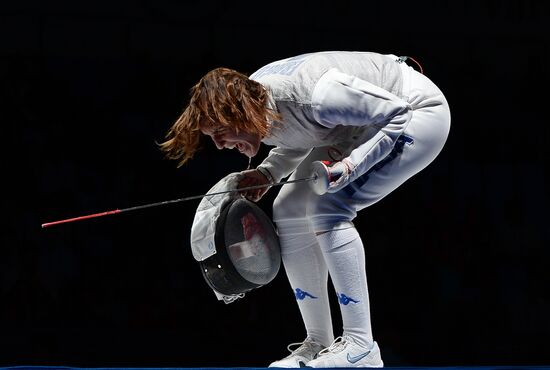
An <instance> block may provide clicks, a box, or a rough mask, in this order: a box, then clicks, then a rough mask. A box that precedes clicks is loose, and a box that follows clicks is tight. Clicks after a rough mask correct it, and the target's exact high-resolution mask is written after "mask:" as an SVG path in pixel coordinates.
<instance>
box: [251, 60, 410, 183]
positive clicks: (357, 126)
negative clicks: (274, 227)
mask: <svg viewBox="0 0 550 370" xmlns="http://www.w3.org/2000/svg"><path fill="white" fill-rule="evenodd" d="M397 59H398V58H397V57H396V56H395V55H382V54H377V53H370V52H340V51H333V52H318V53H310V54H303V55H299V56H296V57H292V58H287V59H283V60H279V61H275V62H273V63H270V64H268V65H266V66H264V67H262V68H260V69H259V70H258V71H256V72H254V73H253V74H252V75H251V76H250V78H251V79H252V80H255V81H258V82H260V83H261V84H262V85H263V86H265V87H266V89H267V90H268V92H269V95H270V101H269V103H268V104H269V106H270V108H271V109H274V110H276V111H277V112H278V113H279V114H280V115H281V117H282V119H281V120H280V121H274V122H271V126H270V132H269V135H268V136H267V137H265V138H264V139H263V140H262V142H263V143H264V144H266V145H271V146H275V148H273V149H272V150H271V151H270V152H269V154H268V156H267V157H266V159H265V160H264V161H263V162H262V163H261V164H260V165H259V166H258V167H261V168H262V169H265V170H268V171H269V172H270V173H271V175H272V176H273V178H274V180H275V181H280V180H281V179H283V178H285V177H286V176H288V175H289V174H291V173H292V172H293V171H294V170H295V169H296V167H298V165H299V164H300V162H302V161H303V160H304V159H305V157H306V156H307V155H308V154H309V153H310V152H311V150H312V149H313V148H315V147H321V146H331V145H335V144H338V143H349V151H348V152H346V153H345V156H347V159H348V160H349V161H351V163H352V164H353V165H354V166H355V169H354V171H353V172H354V173H352V176H351V177H352V178H355V177H358V176H360V175H361V174H363V173H365V172H366V171H368V169H369V168H370V167H372V166H373V165H375V164H376V163H377V162H378V161H380V160H381V159H383V158H384V157H385V156H386V155H387V154H389V153H390V152H391V150H392V148H393V146H394V144H395V142H396V140H397V138H398V137H399V135H401V133H402V132H403V131H404V130H405V128H406V127H407V124H408V123H409V121H410V119H411V115H412V108H411V106H410V104H409V103H408V102H407V97H406V96H403V76H402V73H403V72H402V68H401V66H400V64H399V63H398V62H397Z"/></svg>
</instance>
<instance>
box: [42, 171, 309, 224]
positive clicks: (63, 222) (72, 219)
mask: <svg viewBox="0 0 550 370" xmlns="http://www.w3.org/2000/svg"><path fill="white" fill-rule="evenodd" d="M316 179H317V176H310V177H304V178H301V179H296V180H287V181H280V182H274V183H269V184H264V185H253V186H246V187H243V188H237V189H231V190H224V191H218V192H215V193H207V194H201V195H192V196H189V197H185V198H180V199H172V200H166V201H163V202H157V203H149V204H143V205H140V206H134V207H129V208H121V209H114V210H112V211H106V212H100V213H93V214H90V215H85V216H78V217H73V218H67V219H64V220H59V221H52V222H46V223H43V224H42V228H46V227H50V226H54V225H59V224H65V223H69V222H75V221H82V220H88V219H90V218H97V217H103V216H108V215H115V214H119V213H123V212H131V211H138V210H141V209H145V208H152V207H159V206H165V205H168V204H173V203H180V202H187V201H189V200H195V199H202V198H204V197H212V196H214V195H220V194H226V193H235V192H242V191H246V190H254V189H262V188H269V187H273V186H281V185H285V184H293V183H298V182H307V181H313V180H316Z"/></svg>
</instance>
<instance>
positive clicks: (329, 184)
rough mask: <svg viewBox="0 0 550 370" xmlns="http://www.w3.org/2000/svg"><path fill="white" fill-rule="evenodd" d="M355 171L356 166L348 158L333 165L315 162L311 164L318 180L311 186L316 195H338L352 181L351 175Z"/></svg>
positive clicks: (311, 183)
mask: <svg viewBox="0 0 550 370" xmlns="http://www.w3.org/2000/svg"><path fill="white" fill-rule="evenodd" d="M354 169H355V166H354V165H353V163H351V162H350V161H349V160H348V159H347V158H344V159H342V160H341V161H340V162H333V163H330V162H328V161H315V162H313V163H312V164H311V173H312V176H315V177H316V179H315V180H313V181H311V182H310V183H309V184H310V185H311V187H312V189H313V191H314V192H315V193H316V194H319V195H323V194H325V193H327V192H328V193H336V192H337V191H339V190H340V189H342V188H344V187H346V186H347V185H348V184H349V183H350V182H351V181H352V180H351V173H352V172H353V170H354Z"/></svg>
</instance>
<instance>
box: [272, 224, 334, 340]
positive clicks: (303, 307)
mask: <svg viewBox="0 0 550 370" xmlns="http://www.w3.org/2000/svg"><path fill="white" fill-rule="evenodd" d="M279 239H280V241H281V249H282V260H283V265H284V268H285V271H286V275H287V277H288V280H289V282H290V286H291V287H292V290H293V292H294V295H295V297H296V301H297V303H298V307H299V309H300V314H301V315H302V319H303V321H304V325H305V328H306V331H307V335H308V337H310V338H312V339H314V340H315V341H317V342H318V343H320V344H322V345H324V346H328V345H329V344H330V343H331V342H332V340H333V339H334V334H333V330H332V319H331V316H330V307H329V300H328V292H327V282H328V269H327V266H326V264H325V261H324V259H323V254H322V252H321V249H320V248H319V244H318V243H317V238H316V237H315V234H313V233H308V234H298V235H286V236H285V235H280V236H279Z"/></svg>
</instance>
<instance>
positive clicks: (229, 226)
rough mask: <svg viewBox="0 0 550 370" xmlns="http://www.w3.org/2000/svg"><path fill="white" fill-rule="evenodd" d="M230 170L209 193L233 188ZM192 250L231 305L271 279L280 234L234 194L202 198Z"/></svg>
mask: <svg viewBox="0 0 550 370" xmlns="http://www.w3.org/2000/svg"><path fill="white" fill-rule="evenodd" d="M241 179H242V175H241V174H239V173H233V174H230V175H228V176H226V177H224V178H223V179H222V180H220V181H219V182H218V183H217V184H216V185H214V187H212V188H211V189H210V190H209V191H208V193H216V192H220V191H224V190H231V189H236V188H237V186H238V183H239V181H240V180H241ZM191 250H192V253H193V257H194V258H195V259H196V260H197V261H198V262H199V265H200V268H201V271H202V275H203V277H204V279H205V280H206V282H207V284H208V285H209V286H210V288H212V290H214V293H215V294H216V296H217V298H218V299H219V300H222V299H223V301H224V302H226V303H231V302H233V301H235V300H236V299H238V298H242V297H243V296H244V294H245V293H246V292H248V291H250V290H252V289H255V288H259V287H261V286H263V285H265V284H267V283H269V282H270V281H271V280H273V279H274V278H275V276H276V275H277V272H278V271H279V267H280V265H281V252H280V245H279V238H278V236H277V232H276V231H275V227H274V226H273V223H272V222H271V219H270V218H269V217H268V216H267V215H266V214H265V213H264V212H263V211H262V210H261V209H260V208H259V207H258V206H257V205H256V204H254V203H252V202H250V201H249V200H247V199H245V198H243V197H241V196H240V195H239V193H237V192H231V193H225V194H219V195H214V196H209V197H204V198H203V199H202V200H201V202H200V204H199V206H198V208H197V212H196V214H195V219H194V221H193V226H192V227H191Z"/></svg>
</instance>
